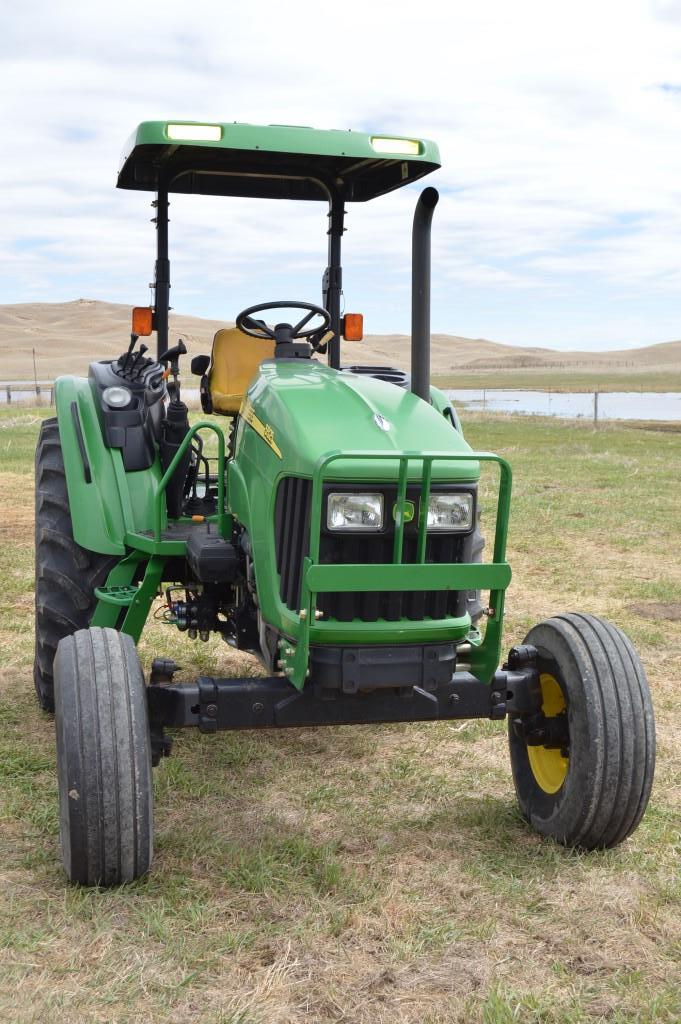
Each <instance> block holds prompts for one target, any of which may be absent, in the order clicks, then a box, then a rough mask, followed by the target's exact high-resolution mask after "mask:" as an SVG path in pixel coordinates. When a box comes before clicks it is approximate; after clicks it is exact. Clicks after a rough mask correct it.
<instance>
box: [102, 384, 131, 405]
mask: <svg viewBox="0 0 681 1024" xmlns="http://www.w3.org/2000/svg"><path fill="white" fill-rule="evenodd" d="M102 398H103V399H104V401H105V402H106V404H107V405H108V406H110V407H111V408H112V409H125V407H126V406H128V405H130V401H131V399H132V392H130V391H129V390H128V388H123V387H120V386H118V385H114V386H113V387H111V388H104V391H103V392H102Z"/></svg>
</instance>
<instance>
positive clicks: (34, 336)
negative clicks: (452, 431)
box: [0, 299, 681, 381]
mask: <svg viewBox="0 0 681 1024" xmlns="http://www.w3.org/2000/svg"><path fill="white" fill-rule="evenodd" d="M227 323H228V322H227V321H225V322H222V321H217V320H203V319H200V318H199V317H191V316H182V315H180V314H176V313H171V317H170V337H171V339H172V342H174V340H175V339H177V338H178V337H182V338H183V339H184V340H185V342H186V344H187V348H188V349H189V352H190V355H196V354H197V353H198V352H209V351H210V344H211V341H212V338H213V335H214V333H215V331H216V330H218V328H220V327H224V326H226V325H227ZM129 334H130V308H129V307H128V306H124V305H118V304H114V303H110V302H98V301H95V300H90V299H77V300H76V301H74V302H63V303H26V304H21V305H6V306H0V380H5V381H9V380H29V379H31V378H32V377H33V349H35V359H36V369H37V374H38V379H39V380H52V379H53V378H54V377H57V376H59V375H60V374H62V373H76V374H82V373H85V372H86V371H87V365H88V363H89V362H90V361H91V360H92V359H98V358H99V359H107V358H112V357H114V356H116V355H118V354H119V353H120V352H121V351H122V350H123V348H124V347H125V346H126V344H127V341H128V340H129ZM244 343H245V344H248V342H247V341H245V342H244ZM151 344H152V345H153V340H152V341H151ZM343 362H344V363H346V364H351V363H383V364H390V365H393V366H401V367H404V368H405V369H408V367H409V339H408V338H407V337H405V336H404V335H393V334H390V335H373V336H369V337H367V339H366V340H365V341H364V342H361V343H359V344H356V343H350V342H345V343H344V346H343ZM431 367H432V372H433V374H435V375H437V374H452V373H453V372H455V371H459V372H466V373H488V372H493V371H495V370H522V371H526V372H527V373H528V375H529V376H531V375H532V374H533V373H534V372H537V371H545V370H553V369H556V370H557V369H560V370H561V371H562V372H563V373H567V374H570V373H576V372H579V371H595V372H608V373H615V374H616V373H622V372H629V373H637V372H643V371H655V370H668V371H670V372H672V371H673V372H678V371H679V370H681V341H670V342H666V343H664V344H660V345H650V346H647V347H645V348H638V349H624V350H622V351H618V352H558V351H556V350H553V349H549V348H532V347H527V346H515V345H502V344H500V343H499V342H494V341H488V340H487V339H485V338H476V339H473V338H461V337H457V336H455V335H449V334H434V335H433V337H432V345H431Z"/></svg>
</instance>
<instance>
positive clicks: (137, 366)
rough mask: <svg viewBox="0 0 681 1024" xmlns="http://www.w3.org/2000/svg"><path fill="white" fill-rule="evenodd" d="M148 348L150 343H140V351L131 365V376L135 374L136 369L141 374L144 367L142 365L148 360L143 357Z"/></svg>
mask: <svg viewBox="0 0 681 1024" xmlns="http://www.w3.org/2000/svg"><path fill="white" fill-rule="evenodd" d="M148 349H149V346H148V345H144V344H142V345H140V347H139V352H138V353H137V355H136V356H135V358H134V359H133V361H132V365H131V367H130V376H131V377H134V376H135V371H137V376H139V371H140V370H141V369H142V367H143V366H144V364H145V362H146V360H145V359H144V358H143V357H144V353H145V352H147V351H148Z"/></svg>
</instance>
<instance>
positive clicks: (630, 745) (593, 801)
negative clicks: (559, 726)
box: [509, 614, 655, 850]
mask: <svg viewBox="0 0 681 1024" xmlns="http://www.w3.org/2000/svg"><path fill="white" fill-rule="evenodd" d="M525 643H527V644H532V645H533V646H535V647H536V648H537V650H538V652H539V663H538V667H539V672H540V680H541V684H542V695H543V700H544V704H543V710H544V713H545V714H546V715H547V716H548V717H549V718H551V717H555V716H556V715H558V714H561V713H563V714H565V715H566V716H567V726H568V734H569V741H568V744H567V746H566V747H565V748H564V749H562V750H560V749H550V748H546V747H542V746H539V747H537V746H534V747H532V746H528V744H527V743H526V741H525V738H524V735H523V730H522V724H521V722H519V721H518V720H515V721H514V720H513V719H511V720H509V745H510V754H511V766H512V769H513V780H514V783H515V789H516V794H517V797H518V803H519V805H520V810H521V813H522V814H523V817H525V818H526V820H527V821H528V822H529V823H530V825H531V826H532V827H533V828H534V829H536V831H537V832H540V833H541V834H542V835H546V836H551V837H552V838H554V839H556V840H557V841H558V842H560V843H563V844H565V845H566V846H570V847H577V848H580V849H584V850H594V849H606V848H610V847H613V846H617V844H618V843H621V842H622V841H623V840H624V839H626V838H627V836H629V835H630V834H631V833H632V832H633V831H634V829H635V828H636V826H637V825H638V824H639V822H640V820H641V818H642V816H643V812H644V811H645V808H646V805H647V803H648V799H649V797H650V790H651V787H652V783H653V775H654V771H655V722H654V717H653V706H652V701H651V697H650V691H649V689H648V682H647V680H646V675H645V672H644V669H643V666H642V664H641V661H640V659H639V657H638V655H637V653H636V651H635V650H634V648H633V646H632V644H631V641H630V640H629V639H628V637H627V636H626V635H625V634H624V633H623V632H622V630H620V629H618V628H617V627H616V626H613V625H611V624H610V623H609V622H605V621H604V620H603V619H599V618H597V617H596V616H593V615H582V614H569V615H558V616H555V617H554V618H551V619H546V620H545V621H544V622H541V623H539V624H538V625H537V626H534V627H533V628H532V629H531V630H530V632H529V633H528V635H527V637H526V638H525Z"/></svg>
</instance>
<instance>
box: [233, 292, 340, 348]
mask: <svg viewBox="0 0 681 1024" xmlns="http://www.w3.org/2000/svg"><path fill="white" fill-rule="evenodd" d="M266 309H306V310H307V316H304V317H303V318H302V320H299V321H298V323H297V324H296V325H295V326H292V325H291V324H277V325H276V327H274V328H272V327H269V326H268V325H267V324H266V323H265V321H264V320H254V319H253V314H254V313H262V312H264V310H266ZM313 316H320V317H321V318H322V322H321V324H320V325H319V326H318V327H309V328H308V329H307V330H303V328H304V327H305V324H307V323H309V322H310V320H311V319H312V317H313ZM330 324H331V315H330V313H329V312H328V311H327V310H326V309H323V308H322V306H314V305H313V304H312V303H311V302H289V301H284V300H282V301H281V302H261V303H260V305H258V306H249V307H248V309H243V310H242V311H241V312H240V313H239V315H238V316H237V318H236V325H237V327H238V328H239V330H240V331H243V333H244V334H247V335H248V337H249V338H272V339H273V340H274V341H276V342H277V343H279V342H280V341H294V340H295V339H296V338H313V337H315V336H316V338H317V340H321V338H322V336H323V335H324V334H325V333H326V331H327V330H328V329H329V326H330ZM313 346H314V342H313Z"/></svg>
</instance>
